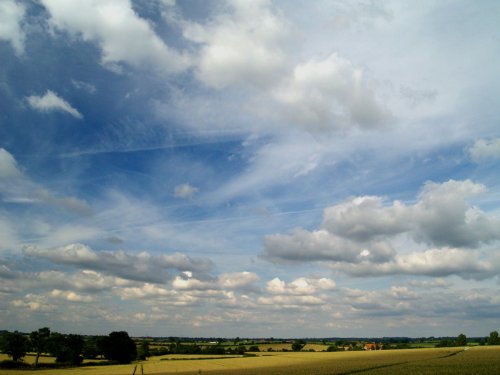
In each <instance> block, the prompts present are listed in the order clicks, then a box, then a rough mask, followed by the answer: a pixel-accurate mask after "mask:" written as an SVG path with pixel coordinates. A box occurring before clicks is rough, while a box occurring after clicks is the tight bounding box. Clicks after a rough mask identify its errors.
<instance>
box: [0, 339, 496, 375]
mask: <svg viewBox="0 0 500 375" xmlns="http://www.w3.org/2000/svg"><path fill="white" fill-rule="evenodd" d="M255 354H256V356H255V357H235V356H232V357H227V358H225V357H224V358H221V357H213V358H209V357H203V360H200V359H199V358H200V356H192V357H190V356H186V355H177V356H176V355H170V356H161V357H151V358H150V359H149V360H147V361H142V362H137V363H134V364H129V365H114V366H95V367H82V368H71V369H59V370H55V369H46V370H38V371H36V372H33V371H32V370H1V371H0V374H5V375H23V374H33V373H35V374H40V375H47V374H55V375H59V374H60V375H63V374H69V375H83V374H85V375H130V374H132V372H133V369H134V367H135V365H136V364H138V365H139V368H140V365H141V364H142V366H143V370H144V374H172V373H174V374H176V373H178V374H185V375H189V374H200V373H202V374H213V375H215V374H236V375H254V374H255V375H256V374H262V375H268V374H269V375H271V374H277V375H279V374H286V375H293V374H308V375H327V374H328V375H330V374H331V375H334V374H338V375H341V374H345V375H347V374H400V373H406V374H424V375H425V374H463V375H466V374H471V375H472V374H474V375H476V374H494V373H497V372H498V369H499V368H500V347H484V346H483V347H469V348H466V350H464V349H463V348H435V349H408V350H385V351H369V352H334V353H327V352H315V353H314V352H271V353H263V352H261V353H255ZM191 358H193V359H191ZM137 373H140V372H136V374H137Z"/></svg>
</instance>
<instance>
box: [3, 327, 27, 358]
mask: <svg viewBox="0 0 500 375" xmlns="http://www.w3.org/2000/svg"><path fill="white" fill-rule="evenodd" d="M0 344H1V349H2V351H3V352H4V353H5V354H7V355H8V356H9V357H12V359H13V360H14V361H16V362H17V361H19V360H20V359H21V358H23V357H24V356H25V355H26V351H27V350H28V339H27V338H26V337H25V336H24V335H23V334H21V333H19V332H17V331H15V332H7V333H6V334H5V335H3V336H2V340H1V342H0Z"/></svg>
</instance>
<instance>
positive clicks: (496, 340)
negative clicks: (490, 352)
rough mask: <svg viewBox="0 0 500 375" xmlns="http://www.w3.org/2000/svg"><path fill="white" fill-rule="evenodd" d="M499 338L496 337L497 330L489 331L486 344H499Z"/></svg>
mask: <svg viewBox="0 0 500 375" xmlns="http://www.w3.org/2000/svg"><path fill="white" fill-rule="evenodd" d="M499 344H500V339H499V338H498V332H497V331H493V332H490V337H488V345H499Z"/></svg>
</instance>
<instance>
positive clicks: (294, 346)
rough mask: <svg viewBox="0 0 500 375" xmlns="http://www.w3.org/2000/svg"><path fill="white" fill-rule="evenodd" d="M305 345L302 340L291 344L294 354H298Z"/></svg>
mask: <svg viewBox="0 0 500 375" xmlns="http://www.w3.org/2000/svg"><path fill="white" fill-rule="evenodd" d="M305 345H306V342H305V341H304V340H295V341H294V342H293V343H292V350H293V351H294V352H300V351H301V350H302V348H303V347H304V346H305Z"/></svg>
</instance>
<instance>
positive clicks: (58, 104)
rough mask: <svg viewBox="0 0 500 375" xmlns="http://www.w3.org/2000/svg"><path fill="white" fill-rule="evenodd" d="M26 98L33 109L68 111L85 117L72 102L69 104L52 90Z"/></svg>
mask: <svg viewBox="0 0 500 375" xmlns="http://www.w3.org/2000/svg"><path fill="white" fill-rule="evenodd" d="M26 99H27V100H28V103H29V104H30V106H31V107H32V108H33V109H36V110H37V111H40V112H53V111H59V112H66V113H69V114H70V115H71V116H73V117H75V118H77V119H82V118H83V115H82V114H81V113H80V112H78V110H77V109H76V108H73V107H72V106H71V104H69V103H68V102H67V101H66V100H64V99H63V98H61V97H59V96H58V95H57V94H56V93H54V92H52V91H51V90H47V92H46V93H45V95H43V96H36V95H31V96H28V97H27V98H26Z"/></svg>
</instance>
